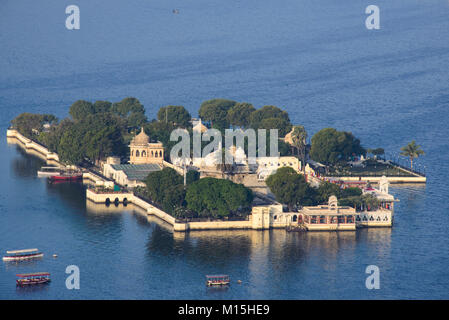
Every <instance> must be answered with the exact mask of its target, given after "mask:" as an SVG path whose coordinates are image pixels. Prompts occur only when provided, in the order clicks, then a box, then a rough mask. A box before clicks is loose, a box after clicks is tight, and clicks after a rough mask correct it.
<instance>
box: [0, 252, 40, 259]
mask: <svg viewBox="0 0 449 320" xmlns="http://www.w3.org/2000/svg"><path fill="white" fill-rule="evenodd" d="M6 253H7V255H6V256H4V257H3V261H20V260H29V259H34V258H42V257H43V256H44V254H43V253H42V252H40V251H39V250H38V249H23V250H10V251H6Z"/></svg>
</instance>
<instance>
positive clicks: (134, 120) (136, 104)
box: [111, 97, 147, 128]
mask: <svg viewBox="0 0 449 320" xmlns="http://www.w3.org/2000/svg"><path fill="white" fill-rule="evenodd" d="M111 111H112V112H113V113H115V114H118V115H120V116H121V117H124V118H125V119H127V122H128V127H134V128H137V127H140V126H142V125H143V124H145V123H146V122H147V117H146V116H145V108H144V107H143V105H142V104H141V103H140V101H139V99H137V98H134V97H127V98H124V99H123V100H122V101H120V102H116V103H113V104H112V107H111Z"/></svg>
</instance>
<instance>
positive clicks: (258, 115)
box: [250, 106, 290, 129]
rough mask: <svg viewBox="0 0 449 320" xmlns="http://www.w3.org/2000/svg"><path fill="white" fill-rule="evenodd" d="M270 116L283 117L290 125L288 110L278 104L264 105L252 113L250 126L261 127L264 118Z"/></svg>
mask: <svg viewBox="0 0 449 320" xmlns="http://www.w3.org/2000/svg"><path fill="white" fill-rule="evenodd" d="M269 118H278V119H283V120H285V123H288V124H289V125H290V118H289V116H288V113H287V112H285V111H283V110H281V109H280V108H278V107H276V106H263V107H262V108H260V109H258V110H256V111H254V112H252V113H251V115H250V126H251V128H253V129H259V128H260V124H261V122H262V120H264V119H269ZM278 129H280V128H278Z"/></svg>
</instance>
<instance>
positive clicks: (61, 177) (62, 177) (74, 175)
mask: <svg viewBox="0 0 449 320" xmlns="http://www.w3.org/2000/svg"><path fill="white" fill-rule="evenodd" d="M48 179H49V180H50V182H62V181H80V180H82V179H83V174H82V173H81V172H66V173H62V174H57V175H53V176H50V177H49V178H48Z"/></svg>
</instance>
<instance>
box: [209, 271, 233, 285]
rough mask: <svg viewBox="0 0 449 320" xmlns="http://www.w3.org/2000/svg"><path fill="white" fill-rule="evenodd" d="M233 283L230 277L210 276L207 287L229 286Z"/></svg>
mask: <svg viewBox="0 0 449 320" xmlns="http://www.w3.org/2000/svg"><path fill="white" fill-rule="evenodd" d="M230 283H231V281H230V279H229V276H228V275H224V274H223V275H209V276H206V286H208V287H213V286H227V285H229V284H230Z"/></svg>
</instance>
